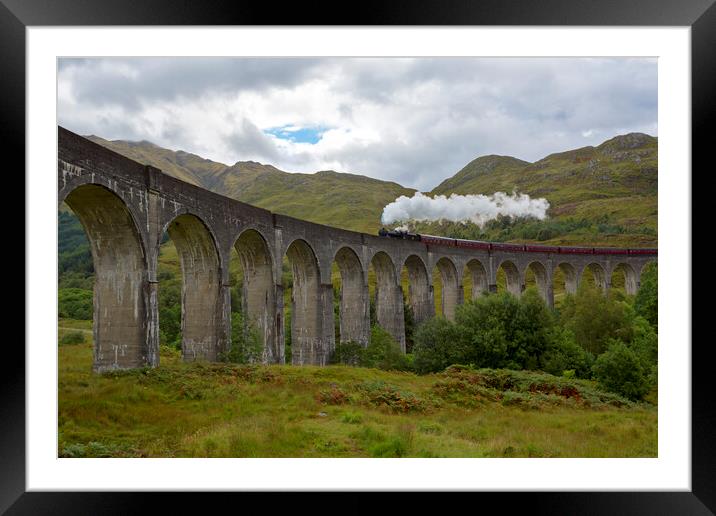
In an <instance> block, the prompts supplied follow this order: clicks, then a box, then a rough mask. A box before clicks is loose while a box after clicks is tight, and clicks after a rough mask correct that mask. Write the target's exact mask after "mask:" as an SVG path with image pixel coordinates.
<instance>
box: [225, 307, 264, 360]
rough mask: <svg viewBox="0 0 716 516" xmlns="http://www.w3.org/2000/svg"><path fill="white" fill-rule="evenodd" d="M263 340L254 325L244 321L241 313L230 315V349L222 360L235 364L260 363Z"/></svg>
mask: <svg viewBox="0 0 716 516" xmlns="http://www.w3.org/2000/svg"><path fill="white" fill-rule="evenodd" d="M262 355H263V340H262V338H261V333H260V332H259V330H258V328H257V327H256V325H255V324H253V323H252V322H251V321H246V320H245V319H244V317H243V315H242V314H241V312H232V314H231V349H230V350H229V352H228V353H227V354H226V355H225V357H221V358H223V359H224V360H225V361H227V362H233V363H236V364H255V363H259V362H261V359H262Z"/></svg>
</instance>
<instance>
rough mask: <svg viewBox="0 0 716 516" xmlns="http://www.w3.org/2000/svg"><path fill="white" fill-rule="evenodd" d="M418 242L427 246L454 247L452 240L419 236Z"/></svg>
mask: <svg viewBox="0 0 716 516" xmlns="http://www.w3.org/2000/svg"><path fill="white" fill-rule="evenodd" d="M420 241H421V242H424V243H426V244H428V245H445V246H449V247H455V239H454V238H444V237H436V236H432V235H420Z"/></svg>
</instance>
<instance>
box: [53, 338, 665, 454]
mask: <svg viewBox="0 0 716 516" xmlns="http://www.w3.org/2000/svg"><path fill="white" fill-rule="evenodd" d="M90 339H91V336H90ZM91 365H92V347H91V344H89V343H85V344H79V345H65V346H61V347H60V348H59V386H58V387H59V414H58V416H59V427H58V431H59V438H58V439H59V442H58V445H59V453H60V456H63V457H109V456H111V457H655V456H656V455H657V410H656V407H654V406H652V405H648V404H633V403H629V402H626V401H625V400H622V399H620V398H619V397H617V396H616V395H613V394H609V393H604V392H600V391H599V390H598V389H596V387H595V386H594V385H593V384H592V383H591V382H586V381H576V380H569V381H568V380H565V379H562V378H556V377H552V376H550V375H545V374H542V373H527V372H504V371H487V370H482V371H472V370H465V369H461V368H453V369H451V370H449V371H448V372H446V373H442V374H436V375H426V376H417V375H414V374H412V373H401V372H386V371H381V370H377V369H366V368H351V367H346V366H329V367H324V368H320V367H311V366H304V367H293V366H288V365H287V366H239V365H229V364H208V363H195V364H185V363H183V362H181V360H180V357H179V353H178V352H177V351H174V350H169V349H162V352H161V366H160V367H159V368H157V369H144V370H135V371H129V372H120V373H115V374H106V375H95V374H93V373H92V372H91ZM533 386H534V387H533ZM571 388H574V389H576V392H577V393H578V396H574V392H575V391H573V390H570V389H571ZM555 389H556V390H555ZM531 390H534V392H531ZM560 393H561V394H560ZM615 405H617V406H615Z"/></svg>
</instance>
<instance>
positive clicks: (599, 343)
mask: <svg viewBox="0 0 716 516" xmlns="http://www.w3.org/2000/svg"><path fill="white" fill-rule="evenodd" d="M632 312H633V311H632V310H631V309H630V307H629V305H628V304H627V303H625V302H622V301H617V300H615V299H612V298H610V297H608V296H605V295H604V294H603V292H602V291H601V290H599V289H598V287H595V286H594V285H590V284H589V283H588V282H586V281H582V282H581V283H580V285H579V288H578V290H577V294H576V295H574V296H573V295H569V294H568V295H567V296H566V297H565V299H564V302H563V303H562V309H561V322H562V325H563V326H564V327H565V328H566V329H567V330H569V331H571V332H572V333H573V334H574V337H575V339H576V341H577V343H579V345H580V346H582V347H583V348H584V349H586V350H587V351H589V352H590V353H592V354H594V355H598V354H600V353H602V352H604V350H605V349H606V346H607V341H608V340H609V339H622V340H624V341H629V340H631V337H632V317H633V313H632Z"/></svg>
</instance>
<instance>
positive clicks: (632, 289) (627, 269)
mask: <svg viewBox="0 0 716 516" xmlns="http://www.w3.org/2000/svg"><path fill="white" fill-rule="evenodd" d="M614 273H621V274H623V275H624V291H625V292H626V294H627V295H630V296H634V295H636V291H637V289H638V282H637V275H636V271H635V270H634V267H632V266H631V265H630V264H628V263H625V262H620V263H618V264H617V265H616V266H615V267H614V268H613V269H612V274H611V277H610V278H609V285H610V290H611V289H612V288H614Z"/></svg>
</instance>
